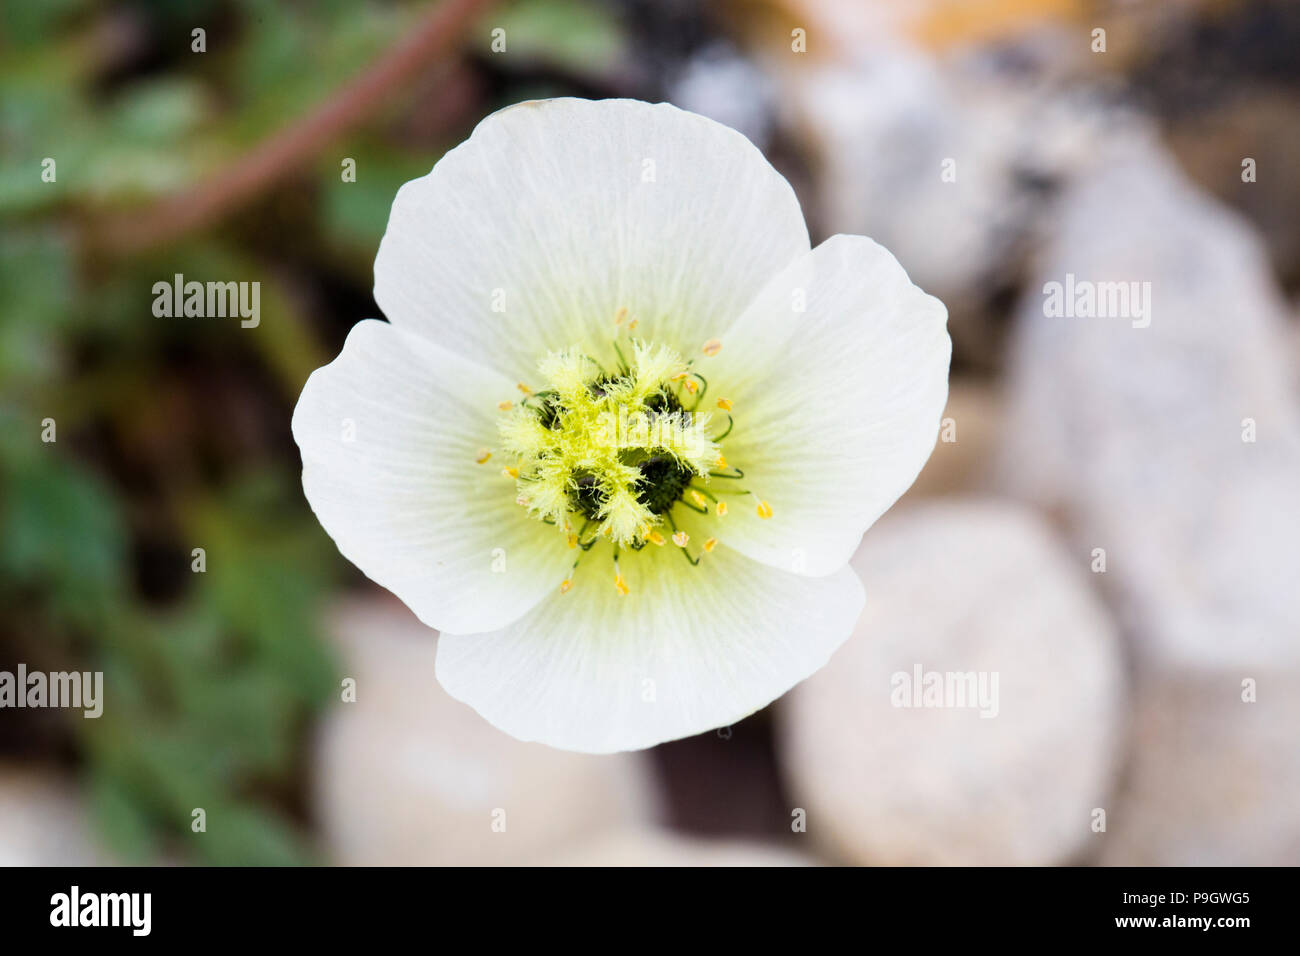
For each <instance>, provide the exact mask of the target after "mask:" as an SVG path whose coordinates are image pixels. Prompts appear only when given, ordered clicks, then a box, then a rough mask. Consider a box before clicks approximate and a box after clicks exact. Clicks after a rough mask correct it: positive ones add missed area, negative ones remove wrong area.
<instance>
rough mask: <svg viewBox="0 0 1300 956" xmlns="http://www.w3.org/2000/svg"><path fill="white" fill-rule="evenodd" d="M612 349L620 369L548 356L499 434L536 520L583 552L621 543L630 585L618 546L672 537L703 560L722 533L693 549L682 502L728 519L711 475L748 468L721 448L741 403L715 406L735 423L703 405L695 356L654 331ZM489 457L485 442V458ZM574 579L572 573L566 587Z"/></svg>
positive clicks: (506, 411)
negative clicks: (655, 339)
mask: <svg viewBox="0 0 1300 956" xmlns="http://www.w3.org/2000/svg"><path fill="white" fill-rule="evenodd" d="M710 348H713V349H714V351H716V344H715V343H710V344H709V345H706V346H705V352H706V354H713V353H712V352H710V351H709V349H710ZM614 349H615V352H616V353H617V355H618V358H619V362H618V365H617V366H616V367H615V368H614V369H613V370H610V369H607V368H605V367H604V366H602V365H601V364H600V363H599V362H598V361H596V360H595V359H594V358H592V357H591V356H589V355H587V354H585V353H584V352H583V351H582V350H581V349H578V348H571V349H567V350H565V351H562V352H551V353H550V354H548V355H547V356H546V357H545V358H544V359H542V360H541V361H540V362H539V363H538V370H539V372H540V373H541V376H542V379H543V380H544V383H545V385H544V387H542V388H540V389H538V390H533V389H532V388H530V387H529V386H527V385H523V384H521V385H519V390H520V391H521V392H523V394H524V398H523V399H522V400H521V401H520V402H518V403H517V404H516V403H514V402H509V401H503V402H501V403H500V404H499V405H498V408H499V409H500V410H501V411H502V413H503V414H502V415H501V418H500V420H499V422H498V433H499V437H500V447H501V450H502V451H503V452H504V453H505V455H506V456H507V459H508V460H510V461H513V462H514V464H512V465H507V467H506V468H505V469H504V473H505V474H506V476H508V477H510V478H512V479H514V481H515V491H516V496H517V497H516V499H515V500H516V501H517V502H518V503H519V504H520V505H521V506H522V507H524V508H526V509H527V510H528V513H529V514H530V515H532V516H533V517H534V518H536V519H538V520H540V521H544V522H546V523H547V524H552V525H555V526H556V527H557V528H558V529H559V531H560V532H561V533H562V534H563V535H564V536H565V538H566V541H567V543H568V546H569V547H570V548H576V549H581V551H582V552H584V553H585V552H586V551H589V550H590V549H591V548H592V547H593V546H595V545H596V544H598V543H599V542H600V541H602V540H605V541H608V542H609V543H610V544H611V545H612V546H613V548H614V552H615V553H614V564H615V582H614V583H615V586H616V587H617V588H618V590H619V592H620V593H622V594H626V593H627V591H628V587H627V584H626V582H625V580H624V577H623V574H622V572H621V571H620V570H618V556H619V554H620V553H622V552H626V551H640V550H641V549H642V548H644V547H645V546H646V544H648V543H649V544H654V545H657V546H660V547H662V546H664V545H665V544H667V541H666V540H665V538H666V537H671V539H672V543H673V544H674V545H675V546H676V547H678V548H680V549H681V550H682V552H683V553H684V554H685V555H686V558H687V559H688V560H689V561H690V563H691V564H692V565H698V564H699V560H700V557H699V556H700V555H701V550H702V551H703V552H708V551H712V550H713V548H714V546H715V545H716V543H717V542H716V539H714V538H709V539H707V540H706V541H705V542H703V544H702V545H697V546H696V547H695V551H696V554H695V555H693V554H692V553H691V550H690V548H688V544H689V535H688V534H687V533H686V532H685V531H683V530H681V529H679V528H678V525H677V521H676V520H675V519H674V517H673V512H674V509H675V508H677V507H678V506H681V507H684V508H689V509H690V510H691V511H694V512H696V513H698V514H709V513H710V511H712V513H713V514H714V515H715V516H716V517H718V518H721V517H722V516H723V515H725V514H726V513H727V504H726V502H725V501H724V500H722V499H721V498H719V496H718V495H715V494H713V493H711V492H710V491H709V490H708V488H707V487H705V485H706V484H707V483H708V481H709V479H710V478H730V479H737V478H742V477H743V473H742V472H740V471H739V470H738V469H732V468H730V467H729V466H728V464H727V462H726V459H725V458H724V457H723V455H722V451H721V448H720V446H719V442H720V441H721V440H722V439H724V438H725V437H726V436H727V435H729V434H730V433H731V431H732V427H733V424H734V422H733V421H732V420H731V416H730V414H727V413H728V412H729V411H730V409H731V402H730V401H728V400H726V399H718V400H717V403H716V404H717V407H718V408H719V409H721V410H722V411H723V413H724V415H725V419H726V421H725V422H721V423H720V422H718V421H716V420H715V419H714V417H713V415H712V414H711V413H709V412H700V411H697V409H698V408H699V407H700V405H701V403H702V402H703V400H704V394H705V392H706V391H707V390H708V382H707V381H706V380H705V379H704V377H703V376H702V375H700V374H699V373H698V372H697V371H695V370H694V369H693V368H692V363H690V362H687V361H685V360H683V358H682V357H681V355H679V354H678V353H677V352H675V351H674V350H672V349H671V348H668V347H666V346H663V345H656V344H654V343H651V342H646V341H644V340H637V339H632V340H625V341H624V342H623V348H620V347H619V343H618V342H615V346H614ZM488 457H490V452H488V451H487V450H486V449H484V450H483V451H482V452H480V455H479V462H480V463H482V462H485V461H486V460H487V459H488ZM725 483H726V484H730V482H725ZM730 493H733V494H746V495H748V494H750V492H747V491H744V490H743V489H734V490H731V491H730ZM756 500H757V499H756ZM757 511H758V515H759V517H763V518H766V517H769V516H770V515H771V513H772V512H771V508H770V507H769V506H768V505H767V503H766V502H764V501H761V500H758V504H757ZM678 516H679V517H680V516H681V513H680V512H679V514H678ZM580 558H581V555H579V559H580ZM574 567H575V569H576V567H577V563H576V562H575V565H574ZM571 586H572V581H571V580H566V581H565V582H564V584H563V586H562V587H561V590H562V591H567V590H569V588H570V587H571Z"/></svg>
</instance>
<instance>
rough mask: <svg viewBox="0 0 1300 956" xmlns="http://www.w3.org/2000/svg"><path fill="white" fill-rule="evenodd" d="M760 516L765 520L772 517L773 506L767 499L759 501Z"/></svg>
mask: <svg viewBox="0 0 1300 956" xmlns="http://www.w3.org/2000/svg"><path fill="white" fill-rule="evenodd" d="M758 516H759V517H760V518H762V519H763V520H764V521H766V520H767V519H768V518H770V517H772V506H771V505H769V504H768V503H767V502H766V501H760V502H759V503H758Z"/></svg>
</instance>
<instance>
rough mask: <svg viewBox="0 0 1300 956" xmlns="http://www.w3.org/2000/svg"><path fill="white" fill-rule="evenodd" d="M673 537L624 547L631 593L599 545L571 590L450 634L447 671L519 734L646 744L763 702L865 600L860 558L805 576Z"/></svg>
mask: <svg viewBox="0 0 1300 956" xmlns="http://www.w3.org/2000/svg"><path fill="white" fill-rule="evenodd" d="M693 544H694V545H695V546H694V547H693V549H692V550H693V551H694V552H695V553H698V550H699V548H698V538H696V539H695V541H694V542H693ZM675 551H676V549H674V548H673V547H672V545H667V546H666V547H663V548H657V547H655V546H654V545H649V546H647V547H646V548H645V549H644V550H643V551H641V552H640V553H638V554H635V555H632V556H631V557H630V558H629V557H625V558H624V560H623V561H622V562H621V564H622V570H623V572H624V574H625V577H626V579H627V583H628V586H629V589H630V593H628V594H627V595H626V596H623V595H620V594H619V593H618V592H617V590H616V589H615V587H614V584H613V576H614V570H613V563H612V557H611V554H612V552H611V549H609V548H608V547H606V546H603V545H598V546H597V548H596V549H595V550H593V551H592V552H591V553H590V554H589V555H587V556H586V557H584V558H583V560H582V565H581V566H580V567H579V568H578V570H577V572H576V573H575V575H574V581H575V585H574V588H573V590H571V591H570V592H569V593H567V594H556V595H554V596H553V597H550V598H548V599H546V600H545V601H543V602H542V603H541V604H539V605H538V606H537V607H536V608H534V609H533V610H532V611H531V612H530V613H529V614H528V615H526V616H525V617H523V618H521V619H520V620H518V621H516V622H515V623H514V624H512V625H510V626H509V627H507V628H505V629H504V630H501V631H498V632H496V633H494V634H478V635H469V636H462V635H458V634H446V633H444V634H442V635H441V636H440V637H439V638H438V664H437V671H438V680H439V682H440V683H441V684H442V686H443V687H444V688H445V689H446V690H447V692H448V693H450V694H451V695H452V696H453V697H456V698H457V699H459V700H462V701H464V702H465V703H467V704H469V705H470V706H471V707H473V708H474V709H475V710H477V711H478V712H479V713H480V714H482V715H483V716H484V717H485V718H486V719H487V720H488V721H490V722H491V723H492V724H494V725H495V726H497V727H499V728H501V729H502V730H504V731H505V732H506V733H508V734H511V735H512V736H515V737H518V738H520V739H521V740H536V741H540V742H542V743H545V744H549V745H551V746H553V747H561V748H564V749H566V750H579V751H585V752H591V753H609V752H612V751H616V750H635V749H639V748H642V747H650V746H653V745H654V744H657V743H661V742H663V741H665V740H674V739H676V738H678V737H686V736H689V735H691V734H696V733H700V732H702V731H705V730H709V729H711V728H714V727H722V726H727V725H730V724H732V723H735V722H737V721H739V720H740V719H741V718H743V717H745V716H747V715H749V714H751V713H753V712H754V711H756V710H758V709H759V708H761V707H763V706H764V705H766V704H767V703H769V702H770V701H771V700H773V699H774V698H776V697H778V696H780V695H781V694H783V693H785V692H786V691H787V690H789V689H790V687H792V686H793V685H794V684H796V683H798V682H799V681H801V680H803V679H804V678H805V677H807V676H808V675H809V674H811V673H812V672H813V671H815V670H817V669H818V668H820V667H821V666H822V665H823V664H825V663H826V661H827V659H828V658H829V657H830V655H831V653H832V652H833V651H834V650H835V649H836V648H837V647H838V646H839V645H840V644H841V643H842V642H843V641H844V640H845V638H847V637H848V635H849V633H850V632H851V631H852V629H853V625H854V622H855V621H856V620H857V617H858V614H859V612H860V611H861V610H862V605H863V593H862V585H861V583H860V582H859V581H858V579H857V576H856V575H855V574H854V573H853V571H852V570H851V569H850V568H848V567H844V568H841V569H840V571H838V572H837V573H835V574H833V575H830V576H827V577H821V578H809V577H800V576H797V575H793V574H788V573H786V572H783V571H779V570H777V569H775V568H770V567H767V566H765V565H762V564H758V563H757V562H754V561H751V560H749V559H748V558H746V557H744V556H743V555H740V554H738V553H737V552H734V551H729V550H727V549H726V548H718V549H717V550H715V551H714V552H712V553H711V554H707V555H705V556H704V558H703V559H702V560H701V563H700V566H699V567H695V568H692V567H690V566H689V565H688V564H687V562H686V561H685V559H684V558H683V557H682V556H681V554H680V553H675ZM589 561H590V566H589V564H588V562H589Z"/></svg>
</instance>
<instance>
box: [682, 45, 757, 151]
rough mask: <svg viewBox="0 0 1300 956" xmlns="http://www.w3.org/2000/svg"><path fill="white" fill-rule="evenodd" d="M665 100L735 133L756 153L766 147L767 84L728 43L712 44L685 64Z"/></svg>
mask: <svg viewBox="0 0 1300 956" xmlns="http://www.w3.org/2000/svg"><path fill="white" fill-rule="evenodd" d="M668 99H669V101H670V102H672V103H675V104H677V105H678V106H680V107H681V108H682V109H685V110H690V111H691V112H692V113H699V114H700V115H701V116H707V117H708V118H709V119H712V120H717V121H718V122H719V123H722V124H724V125H726V126H730V127H731V128H732V129H734V130H739V131H740V132H741V133H743V134H744V135H745V138H746V139H748V140H749V141H750V142H752V143H753V144H754V145H755V146H757V147H758V148H759V149H763V150H766V149H767V147H768V145H769V142H770V140H771V136H772V128H771V127H772V90H771V81H770V80H769V79H768V77H767V75H766V74H765V73H763V72H762V71H761V70H759V69H758V68H757V67H756V66H755V65H754V64H753V63H751V62H750V61H749V60H747V59H746V58H745V57H743V56H741V55H740V53H739V51H737V50H736V49H735V48H733V47H732V46H731V45H730V44H728V43H725V42H723V41H715V42H714V43H711V44H709V45H708V46H706V47H705V48H704V49H702V50H700V51H699V52H698V53H696V54H695V55H694V56H692V57H691V58H690V59H689V60H687V61H686V62H685V64H683V66H682V69H681V71H680V73H679V74H678V75H677V76H676V78H675V79H674V80H673V81H672V83H671V84H670V88H669V96H668Z"/></svg>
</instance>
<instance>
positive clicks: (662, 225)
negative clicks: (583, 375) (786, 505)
mask: <svg viewBox="0 0 1300 956" xmlns="http://www.w3.org/2000/svg"><path fill="white" fill-rule="evenodd" d="M807 250H808V233H807V229H806V227H805V226H804V222H803V216H802V213H801V212H800V210H799V204H798V200H796V199H795V196H794V193H793V191H792V190H791V189H790V185H789V184H788V183H787V182H786V181H785V180H784V179H783V178H782V177H781V175H780V174H779V173H777V172H776V170H774V169H773V168H772V167H771V166H770V165H769V164H768V163H767V161H766V160H765V159H764V158H763V156H762V154H761V153H760V152H759V151H758V150H757V149H756V148H755V147H754V146H753V145H752V144H751V143H750V142H749V141H748V140H747V139H745V138H744V137H743V136H741V135H740V134H739V133H737V132H736V131H735V130H732V129H729V128H727V127H725V126H722V125H720V124H718V123H715V122H713V121H712V120H709V119H705V118H704V117H702V116H697V115H695V114H693V113H687V112H683V111H682V110H679V109H677V108H676V107H673V106H669V105H668V104H664V103H660V104H657V105H651V104H648V103H642V102H638V101H634V100H600V101H589V100H578V99H555V100H542V101H537V102H530V103H521V104H519V105H517V106H512V107H510V108H508V109H504V110H501V111H500V112H497V113H494V114H492V115H491V116H489V117H487V118H486V119H485V120H483V121H482V122H481V123H480V124H479V125H478V127H477V128H476V129H475V130H474V133H473V135H472V136H471V137H470V138H469V139H468V140H467V141H466V142H464V143H462V144H461V145H460V146H457V147H456V148H455V149H453V150H451V151H450V152H449V153H447V154H446V155H445V156H444V157H443V158H442V159H441V160H440V161H439V162H438V164H437V165H436V166H435V167H434V169H433V171H432V172H431V173H429V175H427V176H424V177H422V178H420V179H416V180H413V181H411V182H409V183H407V184H406V185H405V186H403V187H402V188H401V190H400V191H399V192H398V194H397V199H396V200H395V201H394V203H393V209H392V214H391V217H390V218H389V221H388V230H387V232H386V233H385V235H384V239H383V242H382V243H381V244H380V247H379V254H378V257H377V258H376V260H375V299H376V300H377V301H378V302H379V305H380V307H381V308H383V310H384V313H385V314H386V315H387V316H388V318H389V319H390V320H392V322H393V323H394V324H396V325H398V326H400V327H403V328H406V329H408V330H411V331H418V332H420V333H421V334H423V335H426V336H428V337H430V338H432V339H433V340H434V341H437V342H438V343H440V344H442V345H444V346H445V347H447V348H449V349H451V350H453V351H455V352H458V353H460V354H461V355H464V356H466V357H468V358H471V359H473V360H474V361H476V362H479V363H480V364H483V365H487V366H489V367H492V368H495V369H498V370H500V371H502V372H503V373H504V374H506V375H508V376H510V377H511V378H512V379H517V380H520V381H528V380H529V379H530V377H532V376H534V375H535V373H536V363H537V361H538V360H539V359H540V358H542V357H543V356H544V355H545V354H546V352H547V351H549V350H552V349H560V348H566V347H568V346H570V345H578V346H581V347H583V348H584V349H586V350H587V351H588V352H590V353H591V354H593V355H594V356H596V357H597V358H599V359H600V360H601V361H607V360H612V357H613V353H612V351H611V350H610V347H609V344H610V340H611V338H612V336H613V332H614V330H615V325H614V321H615V317H616V316H617V314H618V312H619V310H620V309H627V310H628V312H627V317H628V319H629V320H631V319H635V320H636V321H637V327H636V333H635V334H637V335H638V336H643V337H645V338H650V339H655V340H656V341H659V342H661V343H663V344H667V345H671V346H673V347H674V348H677V349H678V350H680V351H682V352H683V353H684V354H696V353H697V352H698V350H699V348H700V347H701V346H702V345H703V344H704V342H706V341H707V340H708V339H709V338H710V337H712V336H715V335H717V334H719V333H720V332H721V331H722V330H723V329H725V328H726V327H727V326H728V325H730V324H731V323H732V322H733V321H734V320H735V319H736V318H737V317H738V316H739V315H740V313H741V311H742V310H743V309H744V307H745V306H746V305H747V304H748V303H749V301H750V300H751V299H752V298H753V296H754V294H755V293H756V292H757V291H758V290H759V288H760V287H761V286H762V284H763V282H765V281H766V280H767V279H768V278H769V277H770V276H771V275H772V274H773V273H774V272H776V271H777V270H779V269H781V268H782V267H784V266H785V265H786V264H787V263H789V262H790V261H791V260H792V259H794V258H795V257H797V256H798V255H800V254H802V253H804V252H806V251H807ZM494 307H495V308H494Z"/></svg>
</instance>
